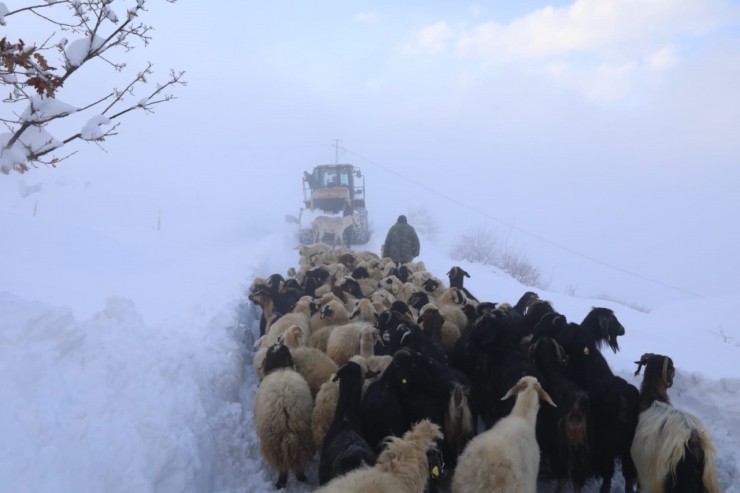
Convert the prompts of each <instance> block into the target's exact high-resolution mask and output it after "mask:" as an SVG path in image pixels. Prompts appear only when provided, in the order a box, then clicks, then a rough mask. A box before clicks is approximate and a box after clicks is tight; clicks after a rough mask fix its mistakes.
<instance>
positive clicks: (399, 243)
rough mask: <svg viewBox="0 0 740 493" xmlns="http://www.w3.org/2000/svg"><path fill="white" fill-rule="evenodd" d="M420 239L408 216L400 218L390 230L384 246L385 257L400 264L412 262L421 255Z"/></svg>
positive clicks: (383, 253) (383, 254)
mask: <svg viewBox="0 0 740 493" xmlns="http://www.w3.org/2000/svg"><path fill="white" fill-rule="evenodd" d="M419 249H420V245H419V237H418V236H417V235H416V230H415V229H414V227H413V226H411V225H410V224H409V223H408V222H407V220H406V216H404V215H401V216H398V221H397V222H396V224H394V225H393V226H391V229H390V230H388V236H386V238H385V243H384V244H383V251H382V256H383V257H390V258H392V259H393V261H394V262H395V263H396V264H397V265H398V264H405V263H406V262H411V261H412V260H414V258H415V257H417V256H418V255H419Z"/></svg>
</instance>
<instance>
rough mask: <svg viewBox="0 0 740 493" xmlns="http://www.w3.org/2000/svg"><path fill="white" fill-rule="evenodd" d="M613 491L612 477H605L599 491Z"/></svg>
mask: <svg viewBox="0 0 740 493" xmlns="http://www.w3.org/2000/svg"><path fill="white" fill-rule="evenodd" d="M611 491H612V478H611V477H609V478H604V482H603V483H601V488H599V493H610V492H611Z"/></svg>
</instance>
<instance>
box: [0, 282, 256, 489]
mask: <svg viewBox="0 0 740 493" xmlns="http://www.w3.org/2000/svg"><path fill="white" fill-rule="evenodd" d="M230 318H233V315H231V314H229V315H227V316H224V317H222V318H220V319H219V318H216V319H214V320H213V321H212V322H211V323H210V324H209V326H207V327H205V329H206V330H193V327H180V328H172V327H170V328H167V329H166V330H165V329H160V328H156V327H148V326H146V325H145V324H144V323H143V321H142V319H141V317H140V316H139V315H138V314H137V313H136V310H135V307H134V306H133V304H132V303H131V302H130V301H128V300H125V299H121V298H111V299H109V300H108V303H107V305H106V306H105V307H104V309H103V310H101V311H100V312H98V313H97V314H95V315H94V316H93V317H92V318H91V319H90V320H87V321H77V320H75V318H74V317H73V316H72V315H71V313H70V311H69V310H68V309H66V308H55V307H50V306H47V305H44V304H41V303H36V302H28V301H24V300H22V299H19V298H17V297H15V296H12V295H9V294H7V293H1V294H0V334H1V339H0V372H1V373H2V374H3V375H4V378H3V379H2V380H1V381H0V382H1V383H0V402H2V403H3V404H2V406H0V436H2V437H3V440H2V442H3V444H2V448H3V449H4V452H5V453H3V459H2V460H0V478H1V480H0V485H1V486H0V489H2V490H3V491H13V492H25V491H28V492H40V491H44V492H55V491H63V492H68V491H69V492H71V491H76V492H88V491H89V492H101V491H109V492H112V491H118V492H124V491H125V492H149V491H150V492H154V491H157V492H195V491H213V488H214V485H215V484H216V482H217V478H218V477H219V476H221V475H222V474H223V471H221V470H219V465H218V462H217V461H216V460H214V457H217V456H218V455H219V452H220V449H221V448H222V447H223V446H224V440H223V438H224V437H223V431H224V430H223V429H222V426H221V423H222V422H223V421H224V420H223V414H224V413H225V412H228V411H229V410H231V411H232V412H234V413H235V416H234V419H235V420H236V419H239V418H240V416H239V414H240V411H241V406H240V405H239V404H238V400H239V395H238V392H239V388H240V386H241V384H242V381H243V374H242V366H241V364H240V363H241V355H240V354H239V351H240V347H239V345H238V340H239V335H238V331H239V328H238V327H237V326H235V324H233V323H232V321H231V320H230ZM232 402H233V404H232ZM237 411H239V412H237Z"/></svg>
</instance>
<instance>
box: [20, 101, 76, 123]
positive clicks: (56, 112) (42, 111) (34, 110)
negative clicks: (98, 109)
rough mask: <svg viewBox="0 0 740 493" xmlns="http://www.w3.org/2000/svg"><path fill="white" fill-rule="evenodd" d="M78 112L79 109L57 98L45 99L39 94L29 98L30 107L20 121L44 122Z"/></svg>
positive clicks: (24, 111)
mask: <svg viewBox="0 0 740 493" xmlns="http://www.w3.org/2000/svg"><path fill="white" fill-rule="evenodd" d="M75 112H77V108H75V107H74V106H72V105H71V104H67V103H65V102H64V101H60V100H58V99H57V98H44V97H41V96H39V95H37V94H34V95H32V96H31V97H30V98H29V102H28V106H27V107H26V109H25V110H23V113H21V116H20V121H23V122H29V123H34V122H44V121H47V120H50V119H52V118H55V117H64V116H66V115H70V114H72V113H75Z"/></svg>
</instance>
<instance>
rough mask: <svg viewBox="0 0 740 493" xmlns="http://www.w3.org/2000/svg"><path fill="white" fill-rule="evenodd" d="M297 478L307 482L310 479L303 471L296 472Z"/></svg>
mask: <svg viewBox="0 0 740 493" xmlns="http://www.w3.org/2000/svg"><path fill="white" fill-rule="evenodd" d="M295 478H296V479H297V480H298V481H300V482H301V483H305V482H306V481H308V478H307V477H306V473H304V472H303V471H300V472H296V473H295Z"/></svg>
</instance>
